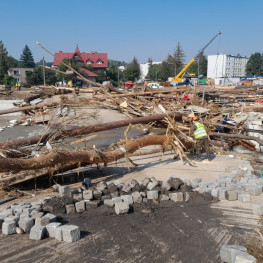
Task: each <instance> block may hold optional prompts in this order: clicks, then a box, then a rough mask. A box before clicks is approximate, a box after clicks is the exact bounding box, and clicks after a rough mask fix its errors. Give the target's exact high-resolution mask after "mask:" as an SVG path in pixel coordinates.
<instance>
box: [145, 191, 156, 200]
mask: <svg viewBox="0 0 263 263" xmlns="http://www.w3.org/2000/svg"><path fill="white" fill-rule="evenodd" d="M147 199H149V200H157V199H158V191H155V190H154V191H147Z"/></svg>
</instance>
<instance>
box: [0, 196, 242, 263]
mask: <svg viewBox="0 0 263 263" xmlns="http://www.w3.org/2000/svg"><path fill="white" fill-rule="evenodd" d="M213 202H215V201H213ZM210 204H211V201H208V200H204V198H202V197H200V196H197V197H196V198H194V200H193V201H192V202H191V203H187V204H185V203H181V204H175V203H174V202H172V201H165V202H162V203H160V205H158V206H156V205H155V204H152V203H148V204H147V205H146V204H144V205H135V206H134V208H133V211H131V213H130V214H128V215H123V216H118V215H116V214H115V212H114V209H113V208H108V207H106V206H101V207H98V208H92V209H91V210H88V211H86V212H84V213H81V214H75V215H64V216H63V219H61V221H62V222H64V223H66V222H68V223H70V224H76V225H78V226H80V229H81V235H82V238H81V240H80V241H78V242H76V243H72V244H71V243H65V242H59V241H56V240H55V239H50V238H46V239H44V240H42V241H32V240H29V239H28V235H27V234H25V235H22V236H19V237H18V236H17V235H13V236H4V235H1V236H0V261H1V262H89V263H93V262H94V263H95V262H119V263H120V262H125V263H127V262H129V263H132V262H146V263H147V262H149V263H150V262H156V263H157V262H158V263H159V262H187V263H191V262H193V263H194V262H204V263H208V262H221V261H220V259H219V251H220V248H221V245H222V244H224V242H226V240H227V241H228V243H229V244H239V245H244V244H245V242H246V241H245V239H244V236H245V234H244V230H243V229H242V228H238V227H234V228H233V229H229V227H228V228H226V227H225V226H224V225H222V224H221V223H220V219H222V218H223V214H222V213H221V212H220V210H216V209H212V208H211V207H210Z"/></svg>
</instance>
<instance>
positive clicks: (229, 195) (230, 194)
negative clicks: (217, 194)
mask: <svg viewBox="0 0 263 263" xmlns="http://www.w3.org/2000/svg"><path fill="white" fill-rule="evenodd" d="M237 198H238V192H237V191H234V190H228V191H226V199H227V200H228V201H236V200H237Z"/></svg>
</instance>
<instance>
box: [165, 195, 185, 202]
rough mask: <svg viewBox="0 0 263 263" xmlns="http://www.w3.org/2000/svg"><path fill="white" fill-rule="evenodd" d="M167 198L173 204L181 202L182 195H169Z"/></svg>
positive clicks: (182, 199)
mask: <svg viewBox="0 0 263 263" xmlns="http://www.w3.org/2000/svg"><path fill="white" fill-rule="evenodd" d="M169 198H170V199H171V200H172V201H174V202H183V201H184V194H183V193H169Z"/></svg>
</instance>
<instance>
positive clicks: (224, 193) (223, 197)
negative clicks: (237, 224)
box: [218, 188, 229, 200]
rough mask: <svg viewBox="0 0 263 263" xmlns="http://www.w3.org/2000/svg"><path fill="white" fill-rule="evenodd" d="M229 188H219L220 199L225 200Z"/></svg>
mask: <svg viewBox="0 0 263 263" xmlns="http://www.w3.org/2000/svg"><path fill="white" fill-rule="evenodd" d="M228 190H229V189H227V188H219V191H218V197H219V199H223V200H225V199H226V191H228Z"/></svg>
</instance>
